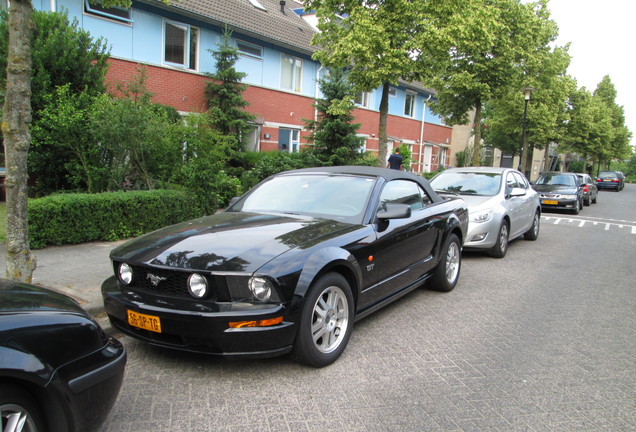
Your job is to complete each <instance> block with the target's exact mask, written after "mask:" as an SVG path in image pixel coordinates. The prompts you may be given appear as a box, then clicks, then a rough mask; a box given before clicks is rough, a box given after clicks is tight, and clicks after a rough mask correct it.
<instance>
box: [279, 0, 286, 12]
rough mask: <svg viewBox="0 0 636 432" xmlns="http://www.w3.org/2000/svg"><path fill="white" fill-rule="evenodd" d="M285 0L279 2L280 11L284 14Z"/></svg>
mask: <svg viewBox="0 0 636 432" xmlns="http://www.w3.org/2000/svg"><path fill="white" fill-rule="evenodd" d="M285 3H286V2H285V0H280V11H281V12H282V13H285Z"/></svg>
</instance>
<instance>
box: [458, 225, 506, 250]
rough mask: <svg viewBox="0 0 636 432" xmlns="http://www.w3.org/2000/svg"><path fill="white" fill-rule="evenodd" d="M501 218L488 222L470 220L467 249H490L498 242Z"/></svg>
mask: <svg viewBox="0 0 636 432" xmlns="http://www.w3.org/2000/svg"><path fill="white" fill-rule="evenodd" d="M500 225H501V220H499V219H496V218H493V219H491V220H489V221H488V222H482V223H476V222H468V232H467V234H466V242H465V243H464V248H465V249H490V248H492V247H493V246H494V245H495V244H496V243H497V236H498V234H499V227H500Z"/></svg>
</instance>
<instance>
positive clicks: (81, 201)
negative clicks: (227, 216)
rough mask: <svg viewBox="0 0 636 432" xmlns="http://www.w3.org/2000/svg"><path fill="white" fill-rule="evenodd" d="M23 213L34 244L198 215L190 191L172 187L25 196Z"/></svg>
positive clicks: (135, 231)
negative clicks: (30, 198)
mask: <svg viewBox="0 0 636 432" xmlns="http://www.w3.org/2000/svg"><path fill="white" fill-rule="evenodd" d="M28 213H29V243H30V246H31V248H33V249H37V248H42V247H45V246H48V245H63V244H75V243H82V242H88V241H96V240H107V241H114V240H119V239H124V238H130V237H135V236H138V235H141V234H143V233H145V232H149V231H153V230H156V229H159V228H161V227H164V226H166V225H172V224H174V223H177V222H182V221H185V220H189V219H193V218H195V217H198V216H201V215H202V211H201V210H200V208H199V206H198V205H197V204H196V199H195V198H194V196H193V195H192V194H190V193H187V192H181V191H171V190H152V191H134V192H107V193H102V194H61V195H50V196H47V197H44V198H37V199H32V200H30V201H29V209H28Z"/></svg>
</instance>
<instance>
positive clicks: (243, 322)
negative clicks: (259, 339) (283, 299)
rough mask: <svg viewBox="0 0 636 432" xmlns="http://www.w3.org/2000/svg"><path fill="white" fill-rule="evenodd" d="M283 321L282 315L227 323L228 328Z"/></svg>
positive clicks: (258, 325) (271, 324) (264, 324)
mask: <svg viewBox="0 0 636 432" xmlns="http://www.w3.org/2000/svg"><path fill="white" fill-rule="evenodd" d="M282 322H283V317H282V316H279V317H276V318H270V319H265V320H259V321H236V322H231V323H229V326H230V328H242V327H268V326H273V325H276V324H280V323H282Z"/></svg>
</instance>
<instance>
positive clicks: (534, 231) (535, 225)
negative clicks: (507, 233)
mask: <svg viewBox="0 0 636 432" xmlns="http://www.w3.org/2000/svg"><path fill="white" fill-rule="evenodd" d="M540 226H541V214H539V211H538V210H537V211H536V212H534V217H533V218H532V225H531V226H530V229H529V230H528V231H526V232H525V233H524V234H523V238H524V239H526V240H531V241H535V240H536V239H537V238H538V237H539V228H540Z"/></svg>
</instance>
